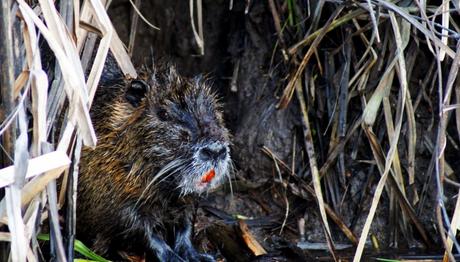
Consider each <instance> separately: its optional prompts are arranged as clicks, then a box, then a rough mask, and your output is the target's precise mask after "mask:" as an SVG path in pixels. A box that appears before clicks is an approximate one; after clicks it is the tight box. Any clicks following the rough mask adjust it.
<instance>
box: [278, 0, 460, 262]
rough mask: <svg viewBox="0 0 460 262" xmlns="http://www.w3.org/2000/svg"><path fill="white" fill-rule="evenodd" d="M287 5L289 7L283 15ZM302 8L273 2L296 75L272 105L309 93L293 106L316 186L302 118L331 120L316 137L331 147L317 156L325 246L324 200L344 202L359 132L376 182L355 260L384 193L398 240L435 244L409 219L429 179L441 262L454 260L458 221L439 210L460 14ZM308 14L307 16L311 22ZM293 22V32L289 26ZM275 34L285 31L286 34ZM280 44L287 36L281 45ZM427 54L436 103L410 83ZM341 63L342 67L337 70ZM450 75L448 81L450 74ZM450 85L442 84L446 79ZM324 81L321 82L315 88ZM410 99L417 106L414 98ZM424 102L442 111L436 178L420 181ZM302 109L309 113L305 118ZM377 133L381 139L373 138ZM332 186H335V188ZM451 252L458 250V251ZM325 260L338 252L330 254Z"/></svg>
mask: <svg viewBox="0 0 460 262" xmlns="http://www.w3.org/2000/svg"><path fill="white" fill-rule="evenodd" d="M289 3H290V4H291V5H293V6H294V8H289ZM301 3H305V2H304V1H288V3H287V4H286V3H284V2H283V1H278V2H276V4H275V2H274V1H271V11H272V14H273V18H274V21H275V28H276V29H277V30H278V37H279V41H278V42H279V45H280V49H281V51H282V52H284V53H287V54H290V58H289V60H288V61H286V64H287V65H288V66H289V67H291V68H292V70H291V72H292V74H291V75H290V76H289V77H288V83H287V85H286V87H285V88H284V91H283V93H282V96H281V99H280V103H279V105H278V106H279V107H280V108H285V107H286V106H287V105H288V103H290V101H291V100H292V97H293V94H294V89H295V90H300V91H301V90H306V91H307V94H305V93H302V92H299V91H298V92H296V98H297V100H298V101H299V102H300V103H299V105H300V110H301V112H302V115H303V120H304V121H303V124H304V136H305V138H304V139H305V143H306V148H307V152H308V156H309V159H310V168H311V171H312V176H313V182H314V184H315V185H317V184H318V181H317V177H318V174H317V173H318V172H317V171H316V170H318V163H317V162H318V161H317V156H316V155H315V147H318V145H320V146H321V143H313V142H312V138H311V127H310V126H311V125H312V124H311V123H310V124H309V123H308V121H310V122H314V121H312V120H311V119H310V120H309V119H308V114H314V113H315V114H316V115H317V114H321V113H323V112H319V113H318V110H326V111H327V114H328V115H326V119H325V116H324V114H323V115H322V117H321V118H320V119H321V120H320V121H325V120H327V121H328V122H329V124H328V129H326V131H324V130H316V131H317V132H322V135H323V137H321V136H317V137H318V139H320V140H324V141H323V144H325V143H328V141H329V145H328V147H326V148H322V150H323V151H324V150H327V152H328V154H327V155H326V157H325V159H323V165H322V166H321V165H320V168H319V170H320V171H319V176H320V177H322V178H323V185H324V187H323V188H321V187H319V186H316V187H315V192H316V196H317V200H318V201H317V202H318V206H319V209H320V211H321V212H320V213H321V216H322V220H323V224H324V226H325V229H326V230H325V234H326V237H325V238H326V239H330V237H329V234H330V233H329V230H328V225H327V223H328V222H327V219H326V218H325V215H324V211H323V210H324V203H325V202H324V201H323V196H322V195H328V196H330V197H329V198H331V196H332V198H335V199H332V200H333V201H334V200H335V201H336V202H340V200H341V199H345V197H346V195H344V194H346V190H343V188H345V187H347V186H348V185H346V182H344V181H346V178H345V177H344V175H345V173H346V166H345V165H344V159H345V155H344V154H349V153H351V158H352V159H355V160H357V159H356V151H355V152H354V153H353V152H350V150H346V149H345V148H346V147H347V146H350V145H349V143H350V138H351V137H353V136H354V137H355V138H356V137H357V136H360V135H358V134H359V133H361V132H363V133H364V134H365V135H366V137H367V140H368V145H369V147H370V149H371V151H372V154H373V161H374V162H375V164H376V166H377V168H378V170H379V173H380V175H381V176H380V179H379V181H378V183H377V186H376V188H375V191H374V193H373V198H372V204H371V207H370V209H369V212H368V215H367V219H366V221H365V224H364V227H363V228H362V229H361V231H360V232H359V234H360V239H359V243H358V245H357V248H356V252H355V255H354V261H360V260H361V257H362V254H363V250H364V246H365V243H366V240H367V239H368V237H369V231H370V229H371V225H372V221H373V218H374V216H375V215H376V210H377V208H378V206H379V205H380V204H382V201H381V199H382V198H381V196H382V193H383V192H384V191H386V192H387V194H388V199H389V200H390V202H391V203H390V213H391V214H390V218H389V220H390V221H395V220H394V219H395V218H396V222H397V223H396V224H393V225H394V226H393V228H391V230H394V228H396V227H398V228H400V230H401V232H404V234H411V233H409V225H410V224H412V225H414V226H415V227H414V228H415V229H416V230H417V231H418V233H419V235H420V236H421V238H422V240H423V241H424V242H425V245H426V246H430V245H431V244H433V243H430V242H431V241H432V237H433V236H430V235H429V233H428V232H427V229H426V228H425V225H423V223H421V222H420V218H419V216H420V212H416V211H415V210H420V208H421V207H422V208H423V203H421V202H420V201H419V199H420V196H419V194H420V193H422V195H423V194H425V193H426V192H421V190H417V188H416V186H415V181H416V176H420V177H430V176H431V175H432V174H433V175H434V177H435V179H436V181H437V184H436V188H437V199H438V201H437V202H438V205H437V206H436V208H437V213H438V230H439V232H441V233H440V234H441V236H442V238H443V239H444V245H445V247H446V257H445V259H448V258H450V259H451V260H454V258H453V257H452V254H451V253H450V252H451V248H452V242H455V243H456V241H455V240H453V239H452V238H451V236H454V235H455V232H456V230H457V228H458V225H457V223H458V219H459V218H458V212H459V211H458V210H457V208H456V210H455V212H454V216H453V221H456V222H455V223H454V222H452V224H451V223H450V222H449V221H450V219H449V216H448V215H447V212H446V210H445V203H443V201H445V199H446V198H445V197H444V195H443V192H444V182H443V181H445V179H446V175H449V176H450V175H452V172H450V173H449V172H446V171H447V170H450V169H447V168H446V167H448V166H449V165H448V163H447V162H446V160H445V157H444V153H445V149H446V147H447V146H448V144H449V143H448V142H447V138H446V137H447V136H448V134H447V131H446V128H447V126H448V119H449V115H450V114H451V113H452V110H453V109H454V108H455V109H457V108H458V106H457V104H452V102H451V93H452V91H453V90H456V94H457V96H456V103H458V101H459V100H458V98H459V97H460V96H459V93H460V89H459V87H458V86H459V85H460V83H458V78H457V73H458V65H459V59H458V56H459V54H460V49H459V36H460V35H459V33H458V32H459V27H458V24H456V21H458V20H456V19H458V17H459V13H460V10H459V9H449V6H456V5H452V4H451V5H449V1H443V4H442V5H441V6H427V5H426V3H425V2H418V1H414V2H411V3H410V4H409V5H404V6H402V5H399V4H401V3H398V2H396V3H395V2H389V1H381V0H377V1H366V2H354V3H348V5H345V4H339V3H337V4H335V7H333V6H334V4H329V3H328V4H324V5H323V4H321V3H313V4H312V5H311V6H310V8H307V9H305V8H304V6H303V5H302V4H301ZM326 7H327V8H326ZM457 7H458V6H457ZM306 10H312V11H311V13H308V11H306ZM293 15H294V16H296V21H297V22H298V23H299V24H297V25H295V23H290V19H292V16H293ZM283 17H284V21H283ZM301 21H310V22H311V25H312V27H310V28H308V29H304V31H306V32H307V33H306V34H304V35H302V34H299V33H298V32H299V28H296V27H301V24H302V22H301ZM439 21H441V23H439ZM281 23H284V25H283V26H282V25H281ZM281 28H284V29H283V30H284V32H283V31H282V29H281ZM300 31H302V30H300ZM286 35H290V37H284V36H286ZM299 36H300V37H299ZM326 37H329V39H328V41H325V40H324V39H325V38H326ZM334 37H336V39H334ZM331 38H332V40H331ZM334 40H335V41H334ZM425 41H426V42H425ZM331 42H332V44H331ZM289 45H290V46H289ZM331 48H335V49H333V50H331ZM424 49H426V50H430V51H431V54H430V55H431V59H432V61H435V63H434V66H433V67H431V68H429V69H428V68H426V69H427V74H428V75H426V77H427V79H425V80H424V81H427V82H430V83H431V84H432V86H431V87H430V88H431V90H433V89H434V88H437V91H433V92H434V93H435V94H436V95H437V96H439V97H438V98H437V99H438V100H436V99H434V98H431V97H430V98H428V97H427V96H426V93H425V92H427V89H426V88H427V86H426V85H420V86H418V85H417V84H415V83H417V82H419V83H422V81H421V80H420V81H417V82H416V81H414V80H417V79H414V78H415V77H416V74H417V73H419V72H416V70H420V68H417V67H416V64H415V63H416V61H417V62H425V61H424V60H423V59H422V58H419V57H417V55H418V54H422V52H423V51H421V50H424ZM325 50H327V51H325ZM323 57H324V59H323ZM337 61H339V63H341V64H337ZM334 65H336V66H337V67H338V68H335V67H334ZM446 69H449V70H450V72H449V73H447V72H448V71H446ZM377 72H379V73H377ZM422 75H423V76H425V75H424V74H422ZM312 76H313V77H312ZM446 76H447V81H445V80H443V77H446ZM320 78H321V79H322V81H326V82H327V83H326V84H323V83H321V82H320V81H318V79H320ZM312 79H313V80H312ZM318 86H322V89H324V88H325V89H327V91H326V93H329V95H326V96H324V93H325V92H324V90H319V89H318ZM321 94H322V95H321ZM411 94H412V95H411ZM414 94H415V95H416V98H414V97H412V96H413V95H414ZM420 96H424V97H425V98H426V100H429V103H430V105H435V106H437V107H438V108H433V110H436V111H437V112H439V119H440V121H438V122H437V123H436V125H437V126H436V127H435V128H436V129H434V130H433V132H434V133H436V134H437V138H436V139H435V140H434V141H433V142H432V144H433V145H434V149H432V153H433V157H432V161H433V162H432V166H433V167H434V170H433V173H430V170H425V171H426V172H425V173H424V174H417V173H416V166H417V162H416V145H417V143H418V141H422V140H423V139H421V138H417V126H416V125H417V121H416V119H417V113H418V112H417V111H416V107H417V106H415V105H414V104H416V105H419V103H420ZM359 103H361V105H359ZM307 104H308V106H309V107H310V108H308V109H307V108H306V105H307ZM331 104H332V106H331V107H327V108H326V109H324V107H323V108H319V107H318V106H321V105H323V106H324V105H328V106H329V105H331ZM356 108H360V111H359V112H356ZM350 109H353V111H352V112H351V110H350ZM418 114H420V113H418ZM459 115H460V114H459V113H458V112H457V113H456V119H457V122H458V119H459ZM350 119H359V120H358V121H357V123H358V124H350V123H349V121H350ZM316 121H318V120H316ZM382 121H383V122H382ZM359 127H360V128H359ZM422 128H427V127H422ZM376 129H377V130H378V132H375V130H376ZM403 130H404V132H403ZM429 130H430V127H428V131H429ZM457 133H459V134H460V125H457ZM385 138H386V139H385ZM454 144H455V143H454ZM361 151H362V149H361ZM457 152H458V151H457ZM347 159H350V158H349V157H348V158H347ZM334 164H338V165H337V168H336V169H333V168H332V167H333V166H334ZM419 170H420V169H419ZM419 172H420V171H419ZM450 178H451V179H454V178H453V177H450ZM447 179H449V178H447ZM331 180H336V181H341V182H340V183H339V184H338V183H331ZM428 181H429V180H427V182H428ZM424 186H428V185H426V184H425V185H424ZM321 189H323V191H325V192H322V190H321ZM408 191H410V192H408ZM409 195H410V197H409ZM333 196H335V197H333ZM422 197H424V196H422ZM336 208H339V207H338V206H336ZM425 211H426V210H425ZM427 212H429V211H427ZM392 219H393V220H392ZM399 221H402V223H399ZM444 226H451V227H450V230H452V231H451V233H450V234H448V235H447V233H446V232H445V230H444ZM447 238H448V241H446V239H447ZM456 246H457V248H458V243H456ZM330 251H331V253H333V252H334V248H333V246H332V247H331V248H330ZM458 251H460V250H458Z"/></svg>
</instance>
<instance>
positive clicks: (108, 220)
mask: <svg viewBox="0 0 460 262" xmlns="http://www.w3.org/2000/svg"><path fill="white" fill-rule="evenodd" d="M106 71H107V70H106ZM109 78H112V79H111V80H112V81H105V83H103V84H102V86H100V87H99V88H98V92H97V93H96V96H95V101H94V103H93V107H92V109H91V117H92V120H93V124H94V126H95V130H96V134H97V138H98V144H97V146H96V148H95V149H94V150H93V149H89V148H85V149H84V150H83V153H82V158H81V164H80V177H79V182H78V201H77V237H78V238H80V239H83V240H84V241H86V242H87V243H90V245H91V246H92V248H93V249H94V250H95V251H96V252H97V253H99V254H101V255H103V256H106V257H108V258H110V259H113V260H119V259H121V258H120V257H119V256H118V254H120V251H121V252H125V253H127V254H130V255H135V256H140V257H144V254H145V257H146V258H147V259H148V260H159V261H209V260H210V261H213V258H212V257H211V256H209V255H206V254H200V253H198V252H197V251H196V250H195V249H194V248H193V246H192V244H191V239H190V234H191V223H190V209H191V204H190V198H193V197H191V196H196V195H199V194H201V193H203V192H207V191H208V190H210V189H213V188H215V187H216V186H217V185H219V184H220V183H221V182H222V180H223V179H224V177H226V176H228V170H229V162H230V155H229V153H230V150H229V133H228V130H227V129H226V128H225V126H224V123H223V120H222V113H221V106H220V103H219V101H218V100H217V98H216V95H215V94H214V93H213V92H212V91H211V89H210V87H209V85H208V83H207V82H206V81H205V80H203V79H201V78H194V79H187V78H184V77H181V76H179V75H178V74H177V73H176V70H175V69H174V68H173V67H170V66H168V67H167V68H166V69H161V68H160V69H155V70H152V71H150V72H147V73H144V74H143V77H140V78H139V79H135V80H127V79H120V78H117V79H115V80H114V79H113V76H112V75H111V77H109ZM103 80H104V78H103ZM105 80H106V79H105ZM103 82H104V81H103Z"/></svg>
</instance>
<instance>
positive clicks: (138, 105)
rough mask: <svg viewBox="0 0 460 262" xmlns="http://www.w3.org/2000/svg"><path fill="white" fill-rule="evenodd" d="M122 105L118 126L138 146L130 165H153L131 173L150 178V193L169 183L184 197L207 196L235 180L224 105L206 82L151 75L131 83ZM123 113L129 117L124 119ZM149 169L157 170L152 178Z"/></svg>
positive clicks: (169, 73)
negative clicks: (231, 173) (225, 181)
mask: <svg viewBox="0 0 460 262" xmlns="http://www.w3.org/2000/svg"><path fill="white" fill-rule="evenodd" d="M118 103H119V104H118V105H116V106H114V107H113V109H116V110H114V112H113V113H112V115H115V116H116V117H112V119H113V118H115V119H117V121H116V122H117V123H112V125H113V126H118V130H119V132H118V133H120V134H123V133H126V135H127V137H129V140H130V141H132V140H137V141H132V143H133V144H132V145H133V146H134V147H135V148H134V150H135V151H136V154H135V156H133V157H132V158H133V159H130V160H128V161H131V162H133V161H134V162H136V161H137V162H139V159H142V161H146V162H147V163H141V164H138V165H137V166H138V167H131V171H130V173H132V172H134V173H136V172H137V173H139V174H141V175H147V176H149V179H148V181H149V182H148V185H147V187H152V186H154V185H157V184H159V183H165V184H168V186H167V188H170V189H174V190H176V192H178V193H179V194H182V195H186V194H190V193H202V192H205V191H207V190H209V189H212V188H214V187H216V186H217V185H219V184H220V183H221V182H222V180H223V179H224V178H225V176H229V167H230V161H231V160H230V148H229V144H230V142H229V133H228V130H227V129H226V128H225V126H224V123H223V119H222V113H221V105H220V104H219V101H218V100H217V98H216V96H215V94H214V93H212V91H211V90H210V88H209V86H208V85H207V84H206V82H205V81H203V80H202V79H199V78H196V79H192V80H189V79H185V78H182V77H180V76H178V75H177V74H176V73H175V70H174V69H170V71H169V72H168V73H166V74H151V75H150V77H149V78H148V79H144V80H132V81H130V83H128V87H127V89H126V90H125V93H124V96H123V98H122V99H120V100H119V102H118ZM121 107H122V108H123V110H122V111H123V114H126V113H127V116H125V117H120V113H119V112H117V110H119V109H120V108H121ZM142 161H140V162H142ZM149 161H152V162H150V163H149ZM146 167H147V170H148V169H149V167H154V168H152V169H151V170H150V171H147V172H152V173H150V174H146V173H145V170H142V169H145V168H146Z"/></svg>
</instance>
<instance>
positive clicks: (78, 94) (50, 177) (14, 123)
mask: <svg viewBox="0 0 460 262" xmlns="http://www.w3.org/2000/svg"><path fill="white" fill-rule="evenodd" d="M79 2H80V1H73V2H72V1H64V2H63V3H62V4H61V5H60V10H59V11H58V10H57V9H56V7H55V5H54V3H53V2H52V1H50V0H39V1H38V3H36V4H35V5H34V6H33V8H32V6H31V5H29V4H28V3H26V2H25V1H23V0H17V1H13V2H11V4H12V5H11V6H10V5H9V3H8V1H2V15H1V17H2V24H3V23H5V24H4V25H5V26H6V30H5V31H2V33H10V34H11V32H13V30H12V29H13V28H15V29H16V28H21V29H22V30H20V31H19V32H20V34H15V35H14V37H13V35H10V36H9V37H5V35H2V37H1V38H2V49H1V50H0V52H2V53H5V54H9V56H8V59H9V60H8V61H7V62H8V63H6V64H3V65H2V68H4V69H7V71H8V72H10V73H9V74H6V73H5V75H6V76H9V78H6V77H4V78H2V83H1V87H2V88H1V95H2V98H3V99H2V101H3V103H4V104H3V105H2V108H3V109H4V110H3V111H4V112H2V113H4V117H3V118H2V125H1V130H0V132H1V134H2V138H3V143H2V145H3V158H2V160H3V166H7V165H11V166H9V167H5V168H3V169H1V170H0V187H2V188H4V190H5V196H4V197H3V199H2V201H1V203H0V224H1V225H7V226H8V229H9V232H4V233H2V236H3V237H2V240H3V241H8V242H10V243H11V253H10V258H11V259H12V261H25V260H29V261H35V260H36V258H38V253H37V241H36V239H37V234H38V233H39V232H37V230H38V228H37V224H36V220H37V217H38V218H39V221H40V223H42V222H43V221H44V220H45V219H47V218H49V220H50V229H51V231H50V232H51V233H50V236H51V237H50V239H51V242H52V243H53V246H54V255H55V256H56V258H57V259H58V260H60V261H65V260H66V258H71V257H72V256H73V255H72V252H73V251H72V250H73V239H72V238H73V237H74V234H75V223H70V227H68V228H66V229H65V231H66V234H67V236H70V237H71V240H70V241H67V243H65V242H64V241H63V237H62V234H61V229H60V225H59V216H58V209H59V208H60V207H62V203H63V197H64V193H63V192H65V191H66V189H69V191H70V192H71V195H72V194H73V197H72V199H70V201H68V210H67V213H68V215H67V218H68V219H69V217H70V218H71V219H70V221H74V220H75V208H74V207H75V187H76V182H77V174H78V167H77V165H78V158H79V154H80V150H81V146H82V145H86V146H95V145H96V135H95V132H94V129H93V127H92V123H91V120H90V117H89V108H90V106H91V101H92V100H93V97H94V93H95V91H96V87H97V86H98V82H99V79H100V76H101V73H102V69H103V66H104V62H105V59H106V56H107V52H108V50H109V48H110V49H111V50H112V52H113V53H114V56H115V58H116V59H117V60H118V62H119V63H120V65H121V67H122V70H123V71H124V72H125V73H126V74H127V75H131V76H132V77H135V76H136V71H135V70H134V67H133V65H132V64H131V62H130V59H129V56H128V55H127V53H126V51H125V49H124V47H123V44H122V43H121V41H120V40H119V38H118V37H117V36H116V34H115V33H114V30H113V26H112V24H111V22H110V20H109V18H108V16H107V13H106V11H105V7H104V6H103V4H102V3H101V1H99V0H88V1H84V2H83V6H82V7H81V12H80V6H79ZM74 15H75V17H76V18H78V19H75V21H73V20H72V19H71V18H72V17H73V16H74ZM9 21H13V23H7V22H9ZM80 23H82V24H83V23H84V25H86V27H85V28H90V29H91V30H93V32H94V31H96V32H97V33H98V35H99V37H100V42H99V46H98V49H97V52H96V56H95V58H94V61H93V63H92V65H91V66H90V68H89V72H90V73H89V76H88V78H87V80H85V75H84V72H85V71H86V70H88V68H86V67H85V66H83V65H82V62H81V61H83V60H85V59H86V60H89V57H90V56H91V55H92V50H93V49H94V42H93V45H92V46H91V43H89V42H88V41H87V39H88V34H87V31H86V30H84V29H81V27H80V26H79V25H80ZM71 25H76V26H71ZM21 26H22V27H21ZM75 29H76V30H75ZM16 32H18V31H15V33H16ZM39 37H42V38H43V39H44V40H45V41H46V42H47V43H48V45H49V47H50V48H51V50H52V53H53V55H54V56H55V57H56V64H57V65H58V67H56V69H55V73H56V79H57V80H55V81H54V82H53V83H52V84H51V85H50V83H48V76H47V74H46V72H45V71H44V70H43V66H42V61H41V60H40V52H41V51H42V50H41V49H40V48H39V41H38V38H39ZM85 43H86V44H87V46H85ZM85 48H86V49H88V50H90V52H84V51H83V49H85ZM21 50H25V52H24V53H21ZM80 53H83V55H82V56H80ZM22 54H24V55H23V56H22ZM85 56H86V57H85ZM21 64H23V66H22V67H21V68H20V72H19V76H18V77H17V78H16V80H15V81H14V79H11V74H14V72H13V71H14V69H15V68H14V66H13V65H21ZM2 74H4V73H2ZM13 81H14V84H13ZM64 102H67V104H68V106H64ZM28 105H30V106H31V112H32V119H33V129H32V130H31V131H29V130H28V128H27V126H28V124H27V116H26V107H27V106H28ZM3 106H4V107H3ZM58 116H63V120H62V121H56V119H57V117H58ZM58 123H61V124H62V125H61V126H58ZM15 134H18V135H15ZM50 134H54V135H51V136H50ZM50 137H58V138H59V139H57V140H56V141H55V143H54V144H51V143H50V142H49V139H50ZM71 159H73V160H74V161H73V163H71ZM62 175H63V176H65V178H64V180H63V181H64V183H63V185H62V187H61V188H60V190H61V194H60V195H58V194H57V189H56V179H57V178H58V177H59V176H62ZM67 184H68V185H69V186H67ZM72 200H73V201H72ZM44 206H48V209H44V208H43V207H44ZM24 212H25V213H24ZM72 217H73V218H72ZM66 250H67V252H66ZM69 251H70V253H69ZM4 255H7V254H4ZM6 257H7V256H6ZM6 257H4V259H5V258H6Z"/></svg>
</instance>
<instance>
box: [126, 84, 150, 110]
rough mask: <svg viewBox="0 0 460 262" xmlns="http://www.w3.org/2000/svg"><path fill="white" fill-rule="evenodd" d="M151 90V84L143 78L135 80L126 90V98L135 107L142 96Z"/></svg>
mask: <svg viewBox="0 0 460 262" xmlns="http://www.w3.org/2000/svg"><path fill="white" fill-rule="evenodd" d="M149 90H150V86H149V84H147V83H146V82H145V81H143V80H133V81H131V83H130V84H129V87H128V90H126V94H125V97H126V100H127V101H128V102H129V103H130V104H131V105H132V106H134V107H138V106H139V104H140V103H141V100H142V98H143V97H144V96H145V94H146V93H147V92H148V91H149Z"/></svg>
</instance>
